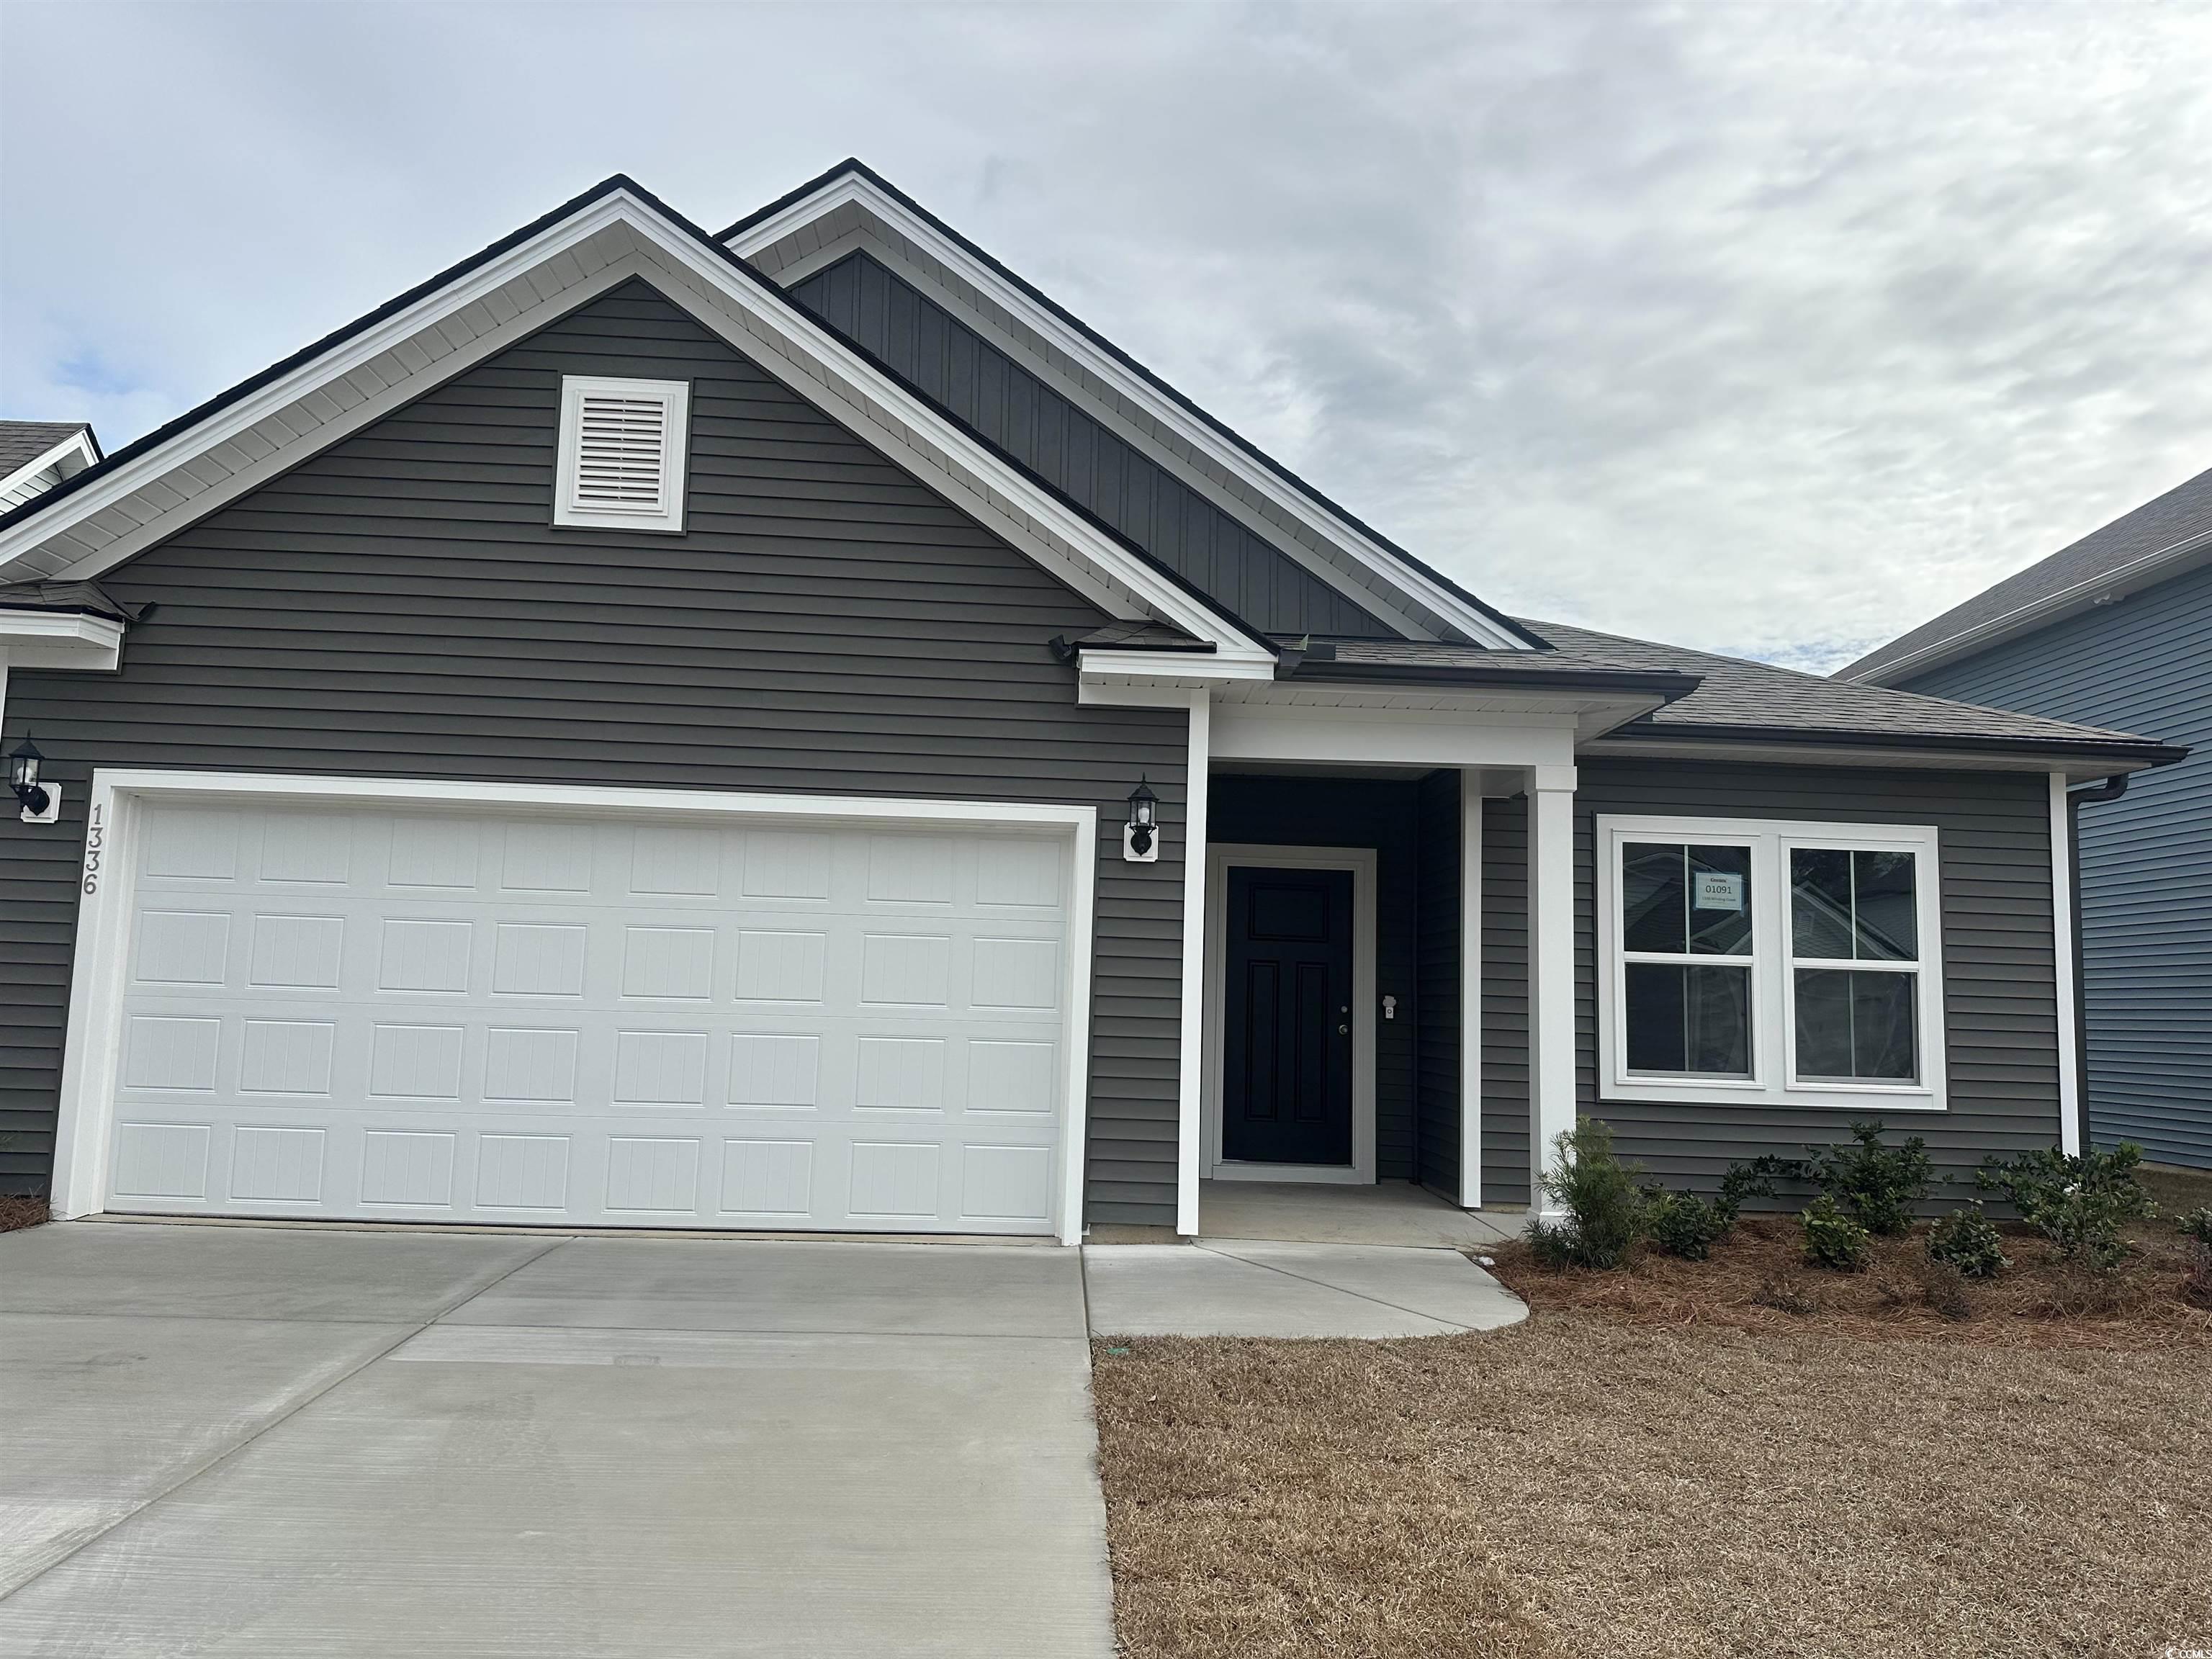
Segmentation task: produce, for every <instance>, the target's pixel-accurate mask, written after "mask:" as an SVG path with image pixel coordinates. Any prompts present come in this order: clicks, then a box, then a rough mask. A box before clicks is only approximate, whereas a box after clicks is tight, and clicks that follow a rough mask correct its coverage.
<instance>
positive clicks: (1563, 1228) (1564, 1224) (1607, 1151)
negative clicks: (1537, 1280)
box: [1528, 1117, 1644, 1267]
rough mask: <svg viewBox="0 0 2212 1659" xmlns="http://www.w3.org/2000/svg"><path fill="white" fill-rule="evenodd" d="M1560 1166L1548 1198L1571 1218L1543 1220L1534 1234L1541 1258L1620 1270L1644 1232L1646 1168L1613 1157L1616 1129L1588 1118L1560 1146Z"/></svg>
mask: <svg viewBox="0 0 2212 1659" xmlns="http://www.w3.org/2000/svg"><path fill="white" fill-rule="evenodd" d="M1554 1145H1556V1146H1558V1148H1559V1168H1558V1169H1557V1170H1551V1171H1547V1173H1546V1174H1545V1175H1544V1176H1543V1178H1542V1184H1543V1188H1544V1192H1545V1194H1546V1195H1547V1197H1549V1198H1550V1199H1551V1200H1553V1202H1554V1203H1556V1204H1558V1205H1559V1207H1560V1208H1561V1209H1563V1210H1565V1212H1567V1213H1566V1218H1565V1220H1563V1221H1559V1222H1548V1221H1540V1222H1538V1223H1537V1224H1536V1225H1534V1226H1533V1227H1531V1228H1529V1230H1528V1243H1529V1244H1530V1245H1531V1246H1532V1247H1533V1248H1534V1250H1535V1252H1536V1257H1537V1260H1539V1261H1542V1262H1543V1263H1544V1264H1545V1265H1546V1266H1547V1267H1620V1265H1621V1263H1623V1262H1624V1261H1627V1260H1628V1257H1629V1254H1630V1252H1632V1250H1634V1249H1635V1248H1636V1241H1637V1239H1638V1237H1639V1236H1640V1235H1641V1234H1642V1232H1643V1231H1644V1194H1642V1193H1641V1192H1640V1191H1639V1190H1638V1188H1637V1184H1636V1180H1637V1177H1638V1176H1639V1175H1641V1174H1642V1173H1643V1170H1641V1169H1640V1168H1639V1167H1638V1166H1637V1165H1636V1164H1624V1163H1622V1162H1621V1161H1620V1158H1617V1157H1615V1156H1614V1155H1613V1129H1612V1127H1611V1126H1610V1125H1608V1124H1607V1123H1605V1122H1603V1121H1601V1120H1599V1119H1597V1118H1594V1117H1588V1118H1584V1119H1583V1121H1581V1122H1580V1123H1578V1124H1577V1125H1576V1126H1575V1127H1573V1128H1571V1129H1570V1130H1568V1131H1566V1132H1565V1133H1564V1134H1562V1135H1560V1136H1559V1139H1558V1140H1557V1141H1556V1142H1555V1143H1554Z"/></svg>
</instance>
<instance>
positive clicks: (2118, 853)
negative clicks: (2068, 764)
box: [1837, 471, 2212, 1169]
mask: <svg viewBox="0 0 2212 1659" xmlns="http://www.w3.org/2000/svg"><path fill="white" fill-rule="evenodd" d="M1837 678H1839V679H1844V680H1850V681H1856V682H1857V683H1859V684H1866V685H1883V686H1892V687H1896V688H1899V689H1901V690H1910V691H1922V692H1926V693H1928V694H1929V695H1930V696H1939V697H1953V698H1957V699H1959V700H1960V701H1961V702H1975V703H1982V704H1985V705H1988V706H1990V707H1994V708H2008V709H2015V710H2019V711H2021V712H2022V713H2027V714H2042V715H2046V716H2051V717H2054V718H2057V719H2062V720H2078V721H2081V722H2082V723H2083V724H2085V725H2091V726H2118V727H2122V728H2124V729H2125V730H2127V731H2130V732H2142V733H2144V734H2146V735H2148V736H2154V737H2158V738H2162V739H2164V740H2165V741H2166V742H2167V743H2170V744H2185V745H2188V746H2189V747H2190V748H2191V750H2193V751H2194V752H2193V753H2192V754H2191V756H2190V757H2189V758H2188V759H2187V760H2186V761H2185V762H2183V763H2181V764H2179V765H2178V766H2169V767H2165V768H2162V769H2158V770H2155V771H2150V772H2145V773H2143V774H2142V775H2140V776H2136V777H2134V778H2131V779H2128V780H2125V781H2124V788H2122V789H2121V792H2120V793H2118V794H2117V795H2116V796H2115V795H2112V794H2111V792H2110V790H2109V789H2099V788H2096V787H2087V788H2081V787H2077V788H2076V789H2075V792H2074V799H2075V809H2076V810H2075V822H2076V824H2077V826H2078V837H2079V842H2078V844H2079V847H2080V857H2081V875H2080V892H2081V966H2082V975H2081V978H2082V1000H2083V1012H2084V1015H2085V1034H2086V1042H2085V1045H2084V1046H2085V1049H2086V1054H2087V1090H2086V1092H2085V1096H2084V1098H2085V1100H2086V1101H2087V1108H2088V1117H2089V1131H2090V1134H2091V1137H2092V1139H2093V1140H2094V1141H2095V1142H2096V1144H2098V1145H2100V1146H2111V1145H2113V1144H2115V1143H2117V1142H2118V1141H2122V1140H2132V1141H2134V1142H2136V1144H2137V1145H2139V1146H2142V1148H2143V1150H2144V1152H2145V1153H2146V1154H2147V1155H2148V1156H2149V1157H2150V1158H2154V1159H2157V1160H2159V1161H2160V1162H2163V1163H2167V1164H2189V1165H2193V1166H2195V1167H2197V1168H2199V1169H2206V1168H2212V471H2205V472H2200V473H2199V474H2197V477H2193V478H2191V479H2190V480H2189V481H2188V482H2187V483H2184V484H2182V485H2180V486H2179V488H2177V489H2172V490H2169V491H2167V492H2166V494H2165V495H2160V497H2159V498H2158V499H2157V500H2155V501H2151V502H2148V504H2146V505H2145V506H2143V507H2138V508H2137V509H2136V511H2135V512H2133V513H2129V514H2128V515H2127V516H2126V517H2124V518H2122V519H2119V520H2116V521H2115V522H2113V523H2112V524H2109V525H2107V526H2105V527H2104V528H2103V529H2102V530H2100V531H2098V532H2095V533H2094V534H2093V535H2090V536H2087V537H2084V538H2082V539H2081V541H2078V542H2076V543H2075V544H2073V545H2072V546H2070V547H2068V548H2065V549H2063V550H2061V551H2059V552H2057V553H2054V554H2052V555H2051V556H2050V557H2049V558H2047V559H2045V560H2044V561H2043V562H2041V563H2039V564H2035V565H2032V566H2030V567H2029V568H2027V569H2026V570H2023V571H2021V572H2020V573H2019V574H2017V575H2015V576H2012V577H2009V578H2008V579H2007V580H2004V581H2002V582H1999V583H1998V584H1997V585H1996V586H1994V587H1991V588H1990V589H1989V590H1987V591H1986V592H1983V593H1980V594H1978V595H1977V596H1976V597H1974V598H1973V599H1969V600H1967V601H1966V603H1965V604H1964V605H1959V606H1957V607H1955V608H1954V609H1953V610H1951V611H1946V612H1945V613H1944V614H1943V615H1942V616H1940V617H1936V619H1935V620H1934V621H1933V622H1930V623H1926V624H1924V625H1923V626H1922V627H1919V628H1917V629H1913V630H1912V631H1911V633H1909V634H1906V635H1904V636H1902V637H1901V638H1899V639H1897V640H1894V641H1891V642H1890V643H1889V644H1888V645H1886V646H1884V647H1881V649H1880V650H1878V651H1876V652H1875V653H1872V654H1871V655H1869V656H1867V657H1864V658H1862V659H1860V660H1859V661H1857V662H1855V663H1853V664H1851V665H1850V666H1849V667H1847V668H1844V669H1843V670H1842V671H1839V673H1838V676H1837ZM2108 797H2109V798H2108Z"/></svg>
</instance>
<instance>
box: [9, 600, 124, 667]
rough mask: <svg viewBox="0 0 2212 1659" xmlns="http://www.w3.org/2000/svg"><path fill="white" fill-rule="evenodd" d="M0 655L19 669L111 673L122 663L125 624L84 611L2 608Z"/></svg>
mask: <svg viewBox="0 0 2212 1659" xmlns="http://www.w3.org/2000/svg"><path fill="white" fill-rule="evenodd" d="M0 653H6V655H7V658H8V659H9V661H10V662H12V663H13V664H14V665H15V666H16V667H18V668H63V669H88V670H92V671H100V670H102V669H112V668H113V667H114V666H115V665H117V664H118V662H120V661H121V660H122V653H123V624H122V623H119V622H116V621H114V620H113V619H112V618H111V617H88V616H86V615H84V614H83V613H82V612H81V611H11V610H9V609H8V608H7V607H6V606H4V605H0Z"/></svg>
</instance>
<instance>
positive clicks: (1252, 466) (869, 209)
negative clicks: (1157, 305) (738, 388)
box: [725, 173, 1529, 651]
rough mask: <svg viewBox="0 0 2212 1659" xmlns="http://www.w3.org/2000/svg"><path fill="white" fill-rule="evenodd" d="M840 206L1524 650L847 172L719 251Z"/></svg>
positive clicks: (1421, 589)
mask: <svg viewBox="0 0 2212 1659" xmlns="http://www.w3.org/2000/svg"><path fill="white" fill-rule="evenodd" d="M848 202H850V203H853V204H856V205H857V206H859V207H860V209H861V210H863V211H864V212H866V213H867V214H869V215H870V216H872V217H874V218H875V219H876V220H878V222H881V223H882V224H884V226H886V227H887V228H890V231H891V232H892V233H893V234H896V235H899V236H902V237H904V238H905V239H906V240H908V241H909V242H911V243H913V244H914V245H915V246H916V247H917V248H919V249H921V251H922V252H924V253H926V254H927V256H928V257H929V258H933V259H934V260H936V261H937V262H938V263H939V264H942V265H944V266H945V267H946V268H947V269H949V270H952V271H954V272H956V273H957V274H958V276H959V277H960V279H961V280H962V281H963V282H964V283H968V284H969V286H970V287H972V288H974V289H975V290H976V291H977V292H978V293H980V294H981V295H983V296H984V297H985V298H986V299H987V300H989V301H990V302H991V303H992V304H994V305H995V306H997V307H999V308H1000V310H1002V311H1004V312H1006V313H1008V314H1009V315H1011V316H1012V317H1014V318H1016V319H1018V320H1019V321H1020V323H1021V324H1022V325H1023V326H1024V327H1025V328H1028V329H1030V330H1031V331H1033V332H1035V333H1036V335H1037V337H1039V338H1040V339H1042V340H1043V341H1044V342H1045V343H1046V345H1047V346H1048V347H1049V348H1050V349H1053V350H1055V351H1059V352H1062V353H1064V354H1066V356H1069V357H1070V358H1073V360H1074V361H1075V362H1077V363H1079V365H1081V367H1082V368H1084V369H1085V371H1086V372H1088V373H1090V374H1094V375H1096V376H1097V378H1098V380H1100V381H1102V382H1103V384H1105V385H1106V386H1109V387H1110V388H1111V389H1112V390H1113V391H1114V392H1115V394H1116V395H1117V396H1119V397H1121V398H1124V399H1126V400H1127V402H1128V403H1130V404H1133V405H1134V406H1135V407H1136V408H1137V409H1138V410H1140V411H1141V412H1142V413H1143V414H1144V415H1145V416H1146V417H1147V418H1149V419H1151V420H1152V421H1155V422H1158V423H1159V424H1160V425H1161V426H1163V427H1165V428H1167V429H1168V430H1170V431H1171V432H1173V433H1174V434H1175V435H1176V437H1177V438H1179V439H1181V440H1182V441H1183V442H1184V443H1187V444H1188V445H1189V446H1190V447H1191V448H1192V449H1194V450H1195V451H1196V452H1198V453H1200V454H1202V455H1204V456H1205V457H1206V459H1207V460H1208V461H1210V462H1212V464H1213V465H1215V466H1218V467H1219V468H1221V469H1222V470H1223V471H1226V472H1228V473H1229V474H1230V475H1231V476H1232V477H1235V478H1237V480H1238V482H1240V483H1243V485H1244V486H1245V487H1246V488H1248V489H1251V490H1252V491H1253V492H1254V493H1255V495H1259V496H1260V497H1261V498H1262V499H1264V500H1266V501H1268V502H1269V503H1271V504H1272V505H1273V506H1274V507H1276V508H1277V509H1278V510H1279V511H1281V512H1283V513H1285V514H1287V515H1288V516H1289V517H1290V518H1291V519H1292V520H1295V521H1297V523H1298V524H1300V525H1303V526H1305V527H1306V528H1308V529H1309V530H1310V531H1312V532H1315V533H1316V534H1318V535H1319V536H1321V537H1322V538H1323V539H1324V540H1326V541H1327V542H1328V544H1330V545H1332V546H1334V547H1336V548H1338V549H1340V550H1342V551H1343V552H1345V553H1346V554H1348V555H1350V556H1352V558H1354V559H1356V560H1357V561H1358V562H1359V563H1361V564H1362V565H1364V566H1365V567H1366V568H1368V569H1370V570H1371V571H1373V572H1374V573H1375V574H1376V575H1377V576H1379V577H1381V578H1382V579H1383V580H1384V581H1385V582H1386V583H1388V584H1389V586H1390V588H1391V589H1392V590H1394V591H1395V592H1398V593H1400V594H1401V595H1402V596H1403V597H1404V598H1405V599H1407V600H1409V601H1411V602H1412V603H1413V604H1414V605H1419V606H1421V607H1422V608H1424V609H1425V610H1427V611H1431V612H1432V613H1433V614H1435V615H1437V616H1438V617H1442V618H1443V619H1444V620H1445V621H1447V622H1448V623H1449V624H1450V625H1451V626H1452V627H1454V628H1456V629H1459V630H1460V631H1461V632H1462V633H1464V634H1465V635H1467V637H1468V639H1469V640H1471V641H1474V643H1476V644H1478V645H1485V646H1489V647H1493V648H1496V649H1500V650H1509V651H1525V650H1528V649H1529V646H1528V641H1525V640H1523V639H1522V638H1521V636H1520V635H1517V634H1516V633H1514V632H1513V631H1511V630H1510V629H1508V628H1506V627H1505V626H1504V625H1503V624H1502V623H1498V622H1497V621H1494V620H1493V619H1492V618H1491V617H1488V616H1486V615H1485V614H1484V613H1483V612H1482V611H1479V610H1477V609H1476V608H1475V607H1474V605H1469V604H1468V602H1467V601H1466V600H1464V599H1461V598H1460V597H1459V596H1458V595H1457V594H1455V593H1454V592H1451V591H1449V589H1448V588H1445V587H1444V586H1442V585H1441V584H1439V583H1438V582H1437V580H1435V579H1434V578H1432V577H1430V576H1427V575H1425V574H1422V573H1421V572H1420V571H1419V570H1418V569H1416V568H1413V565H1412V564H1410V563H1408V562H1407V561H1406V560H1405V559H1403V558H1401V556H1399V555H1397V554H1395V553H1393V552H1391V551H1390V550H1389V549H1387V548H1385V547H1383V545H1381V544H1379V543H1377V542H1376V540H1375V539H1374V538H1373V537H1371V536H1370V535H1369V534H1368V533H1367V532H1364V531H1362V530H1360V529H1358V527H1357V526H1353V525H1352V523H1350V522H1349V521H1348V520H1346V519H1344V518H1342V517H1341V516H1340V515H1339V514H1338V513H1335V512H1334V511H1332V510H1330V509H1328V508H1326V507H1322V504H1321V503H1320V502H1319V501H1316V499H1314V498H1313V497H1312V496H1311V495H1308V494H1307V493H1306V492H1305V491H1304V490H1302V489H1297V488H1296V487H1295V486H1293V485H1291V484H1290V483H1286V482H1285V480H1284V479H1283V478H1282V477H1279V475H1278V474H1277V473H1275V472H1274V471H1272V470H1271V469H1269V468H1267V467H1266V466H1263V465H1261V464H1260V463H1259V462H1258V461H1256V460H1255V459H1252V457H1251V456H1250V455H1249V454H1247V453H1245V452H1244V450H1243V448H1242V447H1239V446H1238V445H1237V444H1235V443H1233V442H1231V441H1230V440H1229V439H1227V438H1225V437H1224V436H1222V435H1221V434H1220V433H1219V432H1218V431H1217V430H1216V429H1215V428H1213V427H1212V426H1211V425H1209V424H1208V423H1207V422H1204V421H1202V420H1200V419H1199V418H1198V417H1196V416H1194V415H1192V414H1191V413H1190V412H1189V410H1187V409H1185V408H1184V407H1183V406H1182V404H1180V403H1178V402H1176V400H1175V399H1174V398H1170V397H1169V396H1168V395H1167V394H1166V393H1164V392H1161V391H1160V390H1159V389H1158V387H1157V386H1154V385H1153V384H1152V382H1151V381H1150V380H1146V378H1145V377H1144V376H1143V375H1141V374H1137V373H1136V372H1135V371H1133V370H1132V369H1131V368H1128V367H1127V365H1126V364H1124V363H1123V362H1121V361H1120V360H1119V359H1118V358H1116V357H1115V356H1113V355H1112V354H1110V353H1109V352H1105V351H1102V350H1101V349H1099V348H1098V347H1097V345H1096V344H1094V343H1092V341H1091V338H1090V337H1089V336H1087V335H1085V333H1084V332H1083V331H1081V330H1079V329H1077V328H1075V327H1073V326H1071V325H1069V324H1067V323H1066V322H1064V321H1063V320H1061V319H1060V318H1059V317H1058V316H1056V315H1054V313H1052V312H1051V311H1050V310H1048V308H1046V307H1043V306H1041V305H1039V304H1038V303H1037V302H1036V301H1035V300H1033V299H1031V298H1030V296H1029V295H1027V294H1026V293H1024V292H1023V290H1022V289H1020V288H1019V287H1018V286H1016V285H1015V284H1014V283H1011V282H1009V281H1007V279H1006V277H1004V276H1000V274H999V273H998V272H997V271H995V270H992V269H990V268H989V267H988V266H987V265H986V264H982V263H981V261H979V260H977V259H976V258H975V256H973V255H972V254H970V253H969V252H968V251H967V250H966V249H965V248H963V247H962V246H960V245H959V244H958V243H957V242H955V241H953V240H951V239H950V238H948V237H946V236H945V234H943V233H941V232H940V231H939V230H938V229H937V228H936V227H934V226H933V225H931V224H930V223H928V222H927V221H926V220H923V219H921V218H920V217H919V216H916V215H915V214H914V213H913V212H911V211H910V210H908V209H907V208H906V207H905V206H904V205H903V204H901V203H899V202H897V201H896V200H894V199H893V198H892V197H889V196H887V195H885V194H884V192H883V191H881V190H879V189H878V188H877V187H876V186H875V185H873V184H872V183H870V182H869V181H868V180H867V179H863V178H861V177H860V176H859V175H858V174H856V173H845V174H842V175H841V176H840V177H838V178H836V179H832V180H830V181H829V183H828V184H826V185H823V187H822V189H820V190H818V191H816V192H815V193H814V194H812V195H811V196H807V197H802V198H800V199H799V201H796V202H793V203H791V204H788V205H787V206H786V207H784V208H783V209H781V210H779V211H778V212H777V213H775V215H773V216H770V217H769V218H767V219H764V220H763V221H761V222H759V223H757V224H755V225H752V226H750V227H749V228H747V229H745V230H744V232H742V233H741V234H738V235H737V236H733V237H732V238H730V239H729V240H728V241H727V242H726V244H725V246H728V247H729V248H731V249H732V251H733V252H737V253H738V254H739V255H741V256H743V257H744V258H751V257H752V256H754V255H755V254H757V253H758V252H760V251H761V250H763V248H766V247H769V246H773V245H774V244H775V243H777V242H779V241H781V240H783V239H784V238H785V237H787V236H788V235H791V234H793V232H795V231H798V230H799V229H801V228H804V227H805V226H806V225H808V224H810V223H811V222H813V221H815V220H816V219H817V218H820V217H822V216H823V215H824V214H827V213H831V212H834V211H836V209H838V208H839V207H841V206H842V205H843V204H846V203H848Z"/></svg>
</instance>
